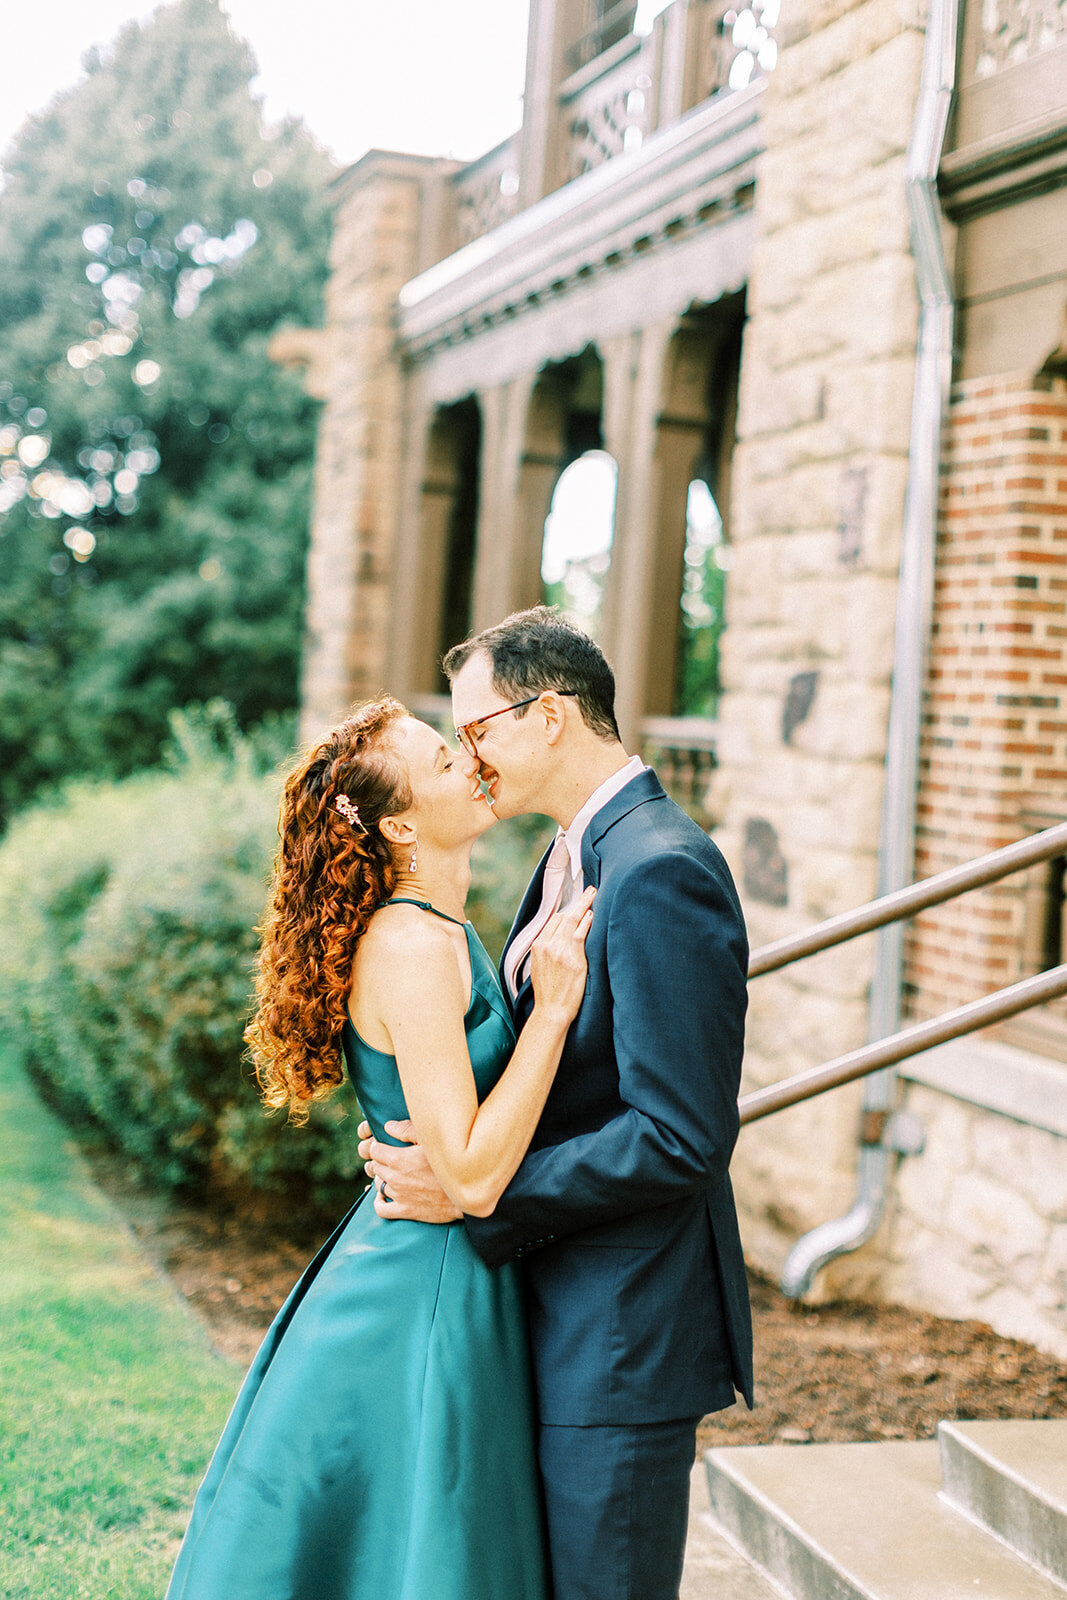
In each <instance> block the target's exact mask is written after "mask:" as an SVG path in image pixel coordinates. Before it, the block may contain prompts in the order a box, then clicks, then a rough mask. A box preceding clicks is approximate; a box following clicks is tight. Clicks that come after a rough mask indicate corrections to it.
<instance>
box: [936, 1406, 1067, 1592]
mask: <svg viewBox="0 0 1067 1600" xmlns="http://www.w3.org/2000/svg"><path fill="white" fill-rule="evenodd" d="M937 1437H938V1443H939V1445H940V1447H941V1483H942V1491H941V1492H942V1496H943V1498H944V1499H945V1500H947V1501H948V1503H949V1505H951V1506H953V1507H954V1508H955V1509H956V1510H957V1511H961V1512H962V1513H963V1515H964V1516H966V1517H970V1518H972V1519H973V1521H975V1522H977V1523H979V1524H980V1525H981V1526H982V1527H984V1528H989V1529H990V1530H991V1531H992V1532H993V1533H995V1534H996V1535H997V1536H998V1537H999V1538H1001V1539H1003V1540H1004V1541H1005V1542H1006V1543H1007V1544H1009V1545H1011V1546H1012V1548H1013V1549H1015V1550H1017V1551H1018V1552H1019V1554H1020V1555H1022V1556H1025V1557H1026V1559H1027V1560H1028V1561H1032V1562H1033V1563H1034V1565H1035V1566H1038V1567H1040V1568H1041V1569H1042V1571H1044V1572H1047V1573H1049V1574H1050V1575H1051V1576H1052V1577H1054V1578H1058V1579H1059V1581H1060V1583H1062V1584H1063V1585H1065V1586H1067V1418H1055V1419H1050V1420H1047V1421H1041V1422H1030V1421H1016V1420H1011V1421H1005V1422H942V1423H941V1425H940V1426H939V1428H938V1430H937Z"/></svg>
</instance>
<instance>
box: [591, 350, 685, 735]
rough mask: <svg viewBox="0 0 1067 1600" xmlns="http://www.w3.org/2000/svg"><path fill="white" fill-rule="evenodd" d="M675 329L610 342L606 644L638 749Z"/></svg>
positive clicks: (621, 710) (620, 707)
mask: <svg viewBox="0 0 1067 1600" xmlns="http://www.w3.org/2000/svg"><path fill="white" fill-rule="evenodd" d="M672 332H673V324H672V323H670V322H660V323H654V324H651V325H650V326H649V327H646V328H643V329H641V330H639V331H635V332H633V333H627V334H621V335H617V336H616V337H614V338H612V339H605V340H604V341H603V342H602V344H601V347H600V348H601V355H602V357H603V361H604V410H603V435H604V448H605V450H608V451H610V453H611V454H612V455H613V456H614V457H615V460H616V461H617V462H618V464H619V486H618V498H617V500H616V503H615V537H614V541H613V544H612V552H611V566H610V568H609V570H608V582H607V592H606V595H605V601H604V629H603V644H604V650H605V653H606V655H607V656H608V658H609V660H610V661H611V662H612V664H613V666H614V667H615V672H616V679H615V686H616V695H615V707H616V714H617V716H618V720H619V731H620V732H621V734H622V737H623V742H624V743H625V744H627V745H629V746H630V747H631V748H634V749H636V747H637V742H638V729H639V724H640V720H641V717H642V716H643V715H644V712H645V700H646V693H647V673H648V658H649V640H650V637H651V631H652V616H653V610H654V603H655V602H654V594H655V582H654V576H655V568H656V559H657V550H656V536H657V499H658V490H659V481H658V474H657V462H656V443H657V426H656V424H657V419H658V416H659V413H660V410H661V406H662V396H663V391H664V372H665V366H666V358H667V348H668V344H669V341H670V337H671V334H672Z"/></svg>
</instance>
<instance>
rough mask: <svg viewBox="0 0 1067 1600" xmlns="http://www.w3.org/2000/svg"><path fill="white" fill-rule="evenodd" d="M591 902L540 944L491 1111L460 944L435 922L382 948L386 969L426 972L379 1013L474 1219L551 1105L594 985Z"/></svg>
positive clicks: (439, 1168) (446, 1172) (439, 1156)
mask: <svg viewBox="0 0 1067 1600" xmlns="http://www.w3.org/2000/svg"><path fill="white" fill-rule="evenodd" d="M591 900H592V891H587V892H586V893H585V894H584V895H582V896H581V897H580V898H579V899H577V900H576V901H575V902H574V904H573V905H572V906H570V907H568V908H567V910H566V911H563V912H560V913H558V914H557V915H556V916H555V917H554V918H553V919H552V921H551V922H550V923H549V925H548V927H547V928H546V929H545V931H544V933H543V934H542V935H541V937H540V938H539V939H538V941H537V943H536V944H535V945H534V950H533V954H532V965H531V971H532V976H533V983H534V994H535V996H536V1001H535V1005H534V1009H533V1012H532V1014H531V1016H530V1019H529V1021H528V1022H527V1023H526V1026H525V1027H524V1028H523V1030H522V1035H521V1037H520V1039H519V1041H518V1043H517V1045H516V1046H515V1050H514V1052H513V1054H512V1056H511V1059H510V1061H509V1062H508V1065H507V1067H506V1068H505V1070H504V1072H503V1073H502V1074H501V1076H500V1078H499V1079H498V1081H497V1083H496V1084H495V1085H494V1087H493V1089H492V1090H491V1091H490V1093H489V1094H488V1095H487V1096H486V1098H485V1100H483V1102H482V1103H481V1105H479V1104H478V1094H477V1089H476V1087H475V1082H474V1074H473V1072H472V1070H471V1063H470V1055H469V1053H468V1050H467V1040H466V1035H465V1033H464V1029H463V1015H464V1009H465V998H464V993H463V983H462V980H461V977H460V972H459V967H458V964H457V962H456V954H455V948H454V946H453V944H452V941H451V939H450V938H449V936H448V935H447V934H446V933H444V931H443V930H442V929H439V928H437V927H435V926H434V925H433V924H432V923H430V922H429V919H428V918H425V919H423V920H422V922H421V923H419V924H416V925H415V926H414V927H412V926H410V925H409V926H408V927H406V928H405V929H404V930H403V932H401V930H400V929H399V928H397V930H396V932H395V933H393V932H392V930H390V932H389V933H388V936H387V937H386V938H385V939H383V940H382V942H381V944H380V946H379V959H380V961H381V962H382V965H383V966H384V967H385V968H386V970H390V971H391V972H393V973H396V972H412V971H415V972H417V973H418V995H417V998H415V997H413V996H412V993H411V990H410V987H409V986H408V985H395V984H394V985H393V986H391V987H390V989H389V990H388V991H386V993H385V999H384V1003H382V1004H381V1005H380V1006H379V1008H378V1009H379V1015H380V1018H381V1021H382V1024H383V1026H384V1027H385V1029H386V1031H387V1032H388V1034H389V1038H390V1040H391V1043H392V1050H393V1054H394V1055H395V1057H396V1063H397V1069H398V1071H399V1073H400V1082H401V1086H402V1088H403V1090H404V1098H405V1100H406V1101H407V1106H408V1111H409V1113H410V1117H411V1121H412V1123H413V1124H414V1126H415V1129H416V1131H417V1137H418V1140H419V1143H420V1144H421V1145H422V1147H423V1150H424V1151H425V1154H426V1158H427V1160H428V1161H429V1163H430V1166H431V1167H432V1168H433V1171H434V1173H435V1174H436V1176H437V1179H438V1181H439V1182H440V1184H441V1187H442V1188H443V1189H444V1191H445V1193H446V1194H447V1195H448V1196H449V1198H450V1199H451V1200H452V1201H453V1202H454V1204H456V1205H457V1206H459V1207H460V1209H461V1210H463V1211H465V1212H467V1213H469V1214H470V1215H472V1216H477V1217H487V1216H489V1215H490V1214H491V1213H492V1211H493V1208H494V1206H495V1205H496V1203H497V1200H498V1199H499V1198H500V1196H501V1194H502V1193H503V1191H504V1189H505V1188H506V1187H507V1185H508V1183H509V1182H510V1180H511V1178H512V1177H513V1176H514V1174H515V1172H516V1170H517V1168H518V1165H519V1163H520V1161H521V1160H522V1158H523V1156H524V1155H525V1153H526V1149H527V1146H528V1145H529V1143H530V1140H531V1139H532V1138H533V1133H534V1129H535V1128H536V1126H537V1122H538V1118H539V1117H540V1115H541V1112H542V1110H543V1109H544V1104H545V1100H546V1099H547V1098H548V1091H549V1089H550V1088H551V1085H552V1080H553V1078H554V1077H555V1074H556V1069H557V1067H558V1066H559V1061H560V1056H561V1054H562V1051H563V1043H564V1040H565V1039H566V1037H567V1030H568V1028H569V1027H570V1025H571V1023H572V1022H573V1020H574V1018H575V1017H576V1016H577V1014H578V1008H579V1006H580V1005H581V1001H582V995H583V992H584V988H585V978H586V961H585V935H586V933H587V932H588V929H589V924H590V920H591V912H590V910H589V907H590V904H591ZM381 970H382V966H380V967H379V971H381Z"/></svg>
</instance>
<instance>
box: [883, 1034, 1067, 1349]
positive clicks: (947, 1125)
mask: <svg viewBox="0 0 1067 1600" xmlns="http://www.w3.org/2000/svg"><path fill="white" fill-rule="evenodd" d="M953 1048H954V1050H955V1052H956V1060H957V1062H958V1064H959V1066H960V1067H961V1068H962V1069H963V1070H962V1071H961V1073H960V1078H959V1087H960V1089H961V1094H960V1095H959V1096H956V1095H951V1094H947V1093H945V1092H943V1089H942V1088H940V1087H934V1086H932V1085H928V1084H918V1083H912V1084H909V1085H908V1089H907V1100H906V1103H907V1106H908V1109H909V1110H911V1111H914V1112H915V1113H917V1114H918V1116H919V1117H920V1118H921V1119H922V1123H923V1127H924V1130H925V1135H926V1149H925V1152H924V1154H923V1155H922V1156H920V1157H918V1158H914V1159H910V1160H907V1161H904V1162H903V1163H902V1164H901V1166H900V1169H899V1172H898V1174H897V1178H896V1182H895V1184H894V1189H893V1197H892V1200H891V1204H890V1209H889V1217H888V1221H887V1225H886V1226H885V1228H884V1229H883V1230H882V1235H881V1242H882V1248H883V1250H884V1252H885V1263H884V1268H883V1272H882V1276H881V1279H880V1287H881V1292H882V1294H883V1296H884V1297H885V1298H886V1299H890V1300H893V1301H896V1302H899V1303H902V1304H908V1305H915V1306H920V1307H922V1308H923V1309H925V1310H928V1311H934V1312H936V1313H938V1314H939V1315H941V1316H947V1317H977V1318H979V1319H980V1320H981V1321H983V1322H988V1323H989V1324H990V1326H991V1327H993V1328H995V1329H996V1330H997V1332H998V1333H1002V1334H1005V1335H1007V1336H1009V1337H1011V1338H1017V1339H1025V1340H1027V1341H1028V1342H1030V1343H1032V1344H1036V1345H1038V1346H1039V1347H1040V1348H1041V1349H1044V1350H1049V1351H1051V1352H1052V1353H1053V1354H1054V1355H1059V1356H1062V1357H1064V1358H1065V1359H1067V1137H1065V1135H1067V1123H1064V1122H1063V1120H1062V1118H1063V1112H1064V1110H1065V1108H1067V1094H1065V1093H1064V1086H1063V1085H1058V1084H1057V1083H1056V1082H1055V1078H1054V1077H1053V1076H1051V1075H1050V1073H1049V1069H1045V1079H1044V1082H1041V1083H1038V1084H1037V1085H1036V1088H1037V1092H1038V1093H1039V1094H1040V1095H1041V1102H1042V1103H1041V1106H1040V1108H1039V1109H1038V1108H1035V1114H1036V1116H1037V1117H1041V1118H1044V1119H1045V1120H1046V1121H1047V1122H1049V1124H1050V1125H1049V1126H1040V1125H1037V1124H1036V1123H1035V1122H1028V1121H1025V1120H1022V1118H1023V1117H1025V1115H1026V1111H1027V1107H1026V1100H1027V1099H1028V1098H1029V1097H1027V1096H1025V1095H1023V1094H1020V1093H1019V1092H1018V1090H1016V1092H1015V1093H1014V1094H1013V1096H1012V1098H1013V1099H1014V1100H1015V1102H1016V1103H1015V1106H1014V1108H1013V1109H1014V1110H1015V1113H1016V1114H1015V1115H1014V1116H1013V1115H1011V1114H1010V1113H1007V1112H1005V1111H1003V1110H1001V1111H999V1112H998V1111H996V1110H992V1109H990V1108H988V1107H985V1106H981V1105H977V1104H973V1103H971V1102H969V1101H968V1099H966V1098H963V1095H964V1094H966V1093H968V1092H969V1091H968V1089H967V1087H966V1086H967V1083H968V1080H970V1082H974V1081H975V1080H977V1081H978V1082H979V1083H981V1081H982V1077H983V1065H985V1064H984V1063H983V1061H982V1055H983V1052H985V1053H987V1054H988V1056H989V1058H990V1059H989V1060H988V1063H987V1065H988V1069H989V1070H990V1071H993V1072H996V1073H997V1074H998V1075H999V1077H1000V1079H1001V1082H1002V1083H1003V1082H1004V1081H1005V1080H1010V1079H1011V1077H1012V1074H1013V1070H1015V1068H1016V1066H1017V1064H1018V1068H1019V1070H1020V1072H1022V1071H1025V1069H1026V1067H1027V1063H1026V1061H1025V1059H1024V1058H1023V1053H1022V1052H1016V1051H1014V1050H1013V1049H1011V1048H1010V1047H1005V1046H997V1045H994V1046H979V1047H978V1049H977V1051H976V1049H975V1046H974V1045H969V1046H968V1045H957V1046H955V1047H953ZM946 1052H947V1047H946ZM1013 1058H1018V1063H1017V1061H1016V1059H1013ZM1057 1070H1059V1071H1062V1070H1063V1069H1052V1071H1053V1072H1056V1071H1057ZM931 1076H933V1071H932V1070H931ZM1021 1081H1022V1080H1021ZM1053 1108H1055V1109H1056V1110H1058V1113H1059V1125H1058V1127H1057V1128H1053V1127H1052V1126H1051V1122H1052V1121H1053V1120H1056V1119H1055V1118H1050V1117H1049V1111H1050V1109H1053Z"/></svg>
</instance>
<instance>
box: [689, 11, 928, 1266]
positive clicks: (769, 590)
mask: <svg viewBox="0 0 1067 1600" xmlns="http://www.w3.org/2000/svg"><path fill="white" fill-rule="evenodd" d="M922 21H923V19H922V17H921V16H919V15H917V14H916V13H915V12H914V11H913V10H912V9H911V8H910V7H909V6H907V5H906V4H902V3H901V0H859V3H849V0H798V3H797V4H796V5H795V6H793V7H792V8H791V9H790V11H789V12H788V13H787V14H785V15H784V17H783V29H782V33H781V45H782V50H781V56H780V60H779V65H778V68H777V70H776V71H775V72H774V73H773V74H772V76H771V78H770V80H769V82H768V85H767V90H766V94H765V98H764V110H763V119H764V121H763V126H764V135H765V139H766V149H765V153H764V155H763V157H762V159H761V162H760V166H759V168H758V173H757V185H756V223H757V228H758V243H757V245H756V250H755V258H754V261H753V267H752V274H751V279H750V285H749V301H748V304H749V313H750V320H749V322H748V324H747V327H746V332H745V343H744V350H743V356H742V369H741V392H740V415H739V426H738V434H739V445H738V448H737V451H736V453H735V457H734V482H733V488H732V497H731V508H732V509H731V529H732V543H733V564H732V568H731V571H730V579H729V585H728V592H727V627H726V631H725V639H724V647H723V667H724V675H725V683H726V694H725V696H724V700H723V704H722V709H721V740H720V762H721V765H720V769H719V772H718V774H717V777H716V780H715V783H714V785H713V789H712V794H711V810H712V815H713V816H715V817H716V818H717V819H720V822H721V826H720V827H719V830H718V832H717V837H718V838H719V839H720V842H721V843H722V845H723V847H724V849H725V851H726V854H727V856H728V859H730V860H731V861H732V862H733V863H734V864H735V865H737V866H738V867H739V868H740V872H739V877H740V880H741V892H742V895H743V899H744V902H745V909H746V914H747V917H748V920H749V926H750V932H751V935H752V939H753V943H754V944H760V943H763V942H765V941H767V940H769V939H772V938H775V937H777V936H779V935H781V934H784V933H786V932H791V931H794V930H796V929H798V928H800V927H802V926H805V925H806V924H808V923H810V922H813V921H815V920H818V919H820V918H823V917H826V916H829V915H831V914H832V913H834V912H836V911H840V910H842V909H844V908H846V907H848V906H851V905H855V904H858V903H860V902H861V901H863V900H866V899H868V898H869V897H870V896H871V894H872V893H873V891H874V888H875V881H876V849H877V839H878V828H879V814H880V806H881V797H882V785H883V759H884V750H885V736H886V727H887V720H888V708H889V686H890V671H891V664H892V649H893V625H894V608H895V602H896V585H897V566H898V560H899V530H900V526H901V520H902V514H903V505H904V489H905V481H906V473H907V450H908V437H909V422H910V406H911V397H912V388H913V378H914V365H915V340H916V332H917V324H918V310H917V294H916V288H915V274H914V266H913V262H912V258H911V254H910V250H909V243H908V236H907V223H906V206H905V197H904V154H905V149H906V146H907V141H908V137H909V133H910V128H911V122H912V118H913V115H914V107H915V101H916V96H917V92H918V85H919V75H920V67H921V56H922V48H923V34H922ZM870 958H871V950H870V942H869V941H861V942H859V943H856V944H853V945H850V946H846V947H844V948H843V949H841V950H839V951H836V952H828V953H827V954H825V955H823V956H820V957H818V958H816V959H814V960H812V961H809V962H806V963H804V964H803V965H801V966H799V967H796V968H793V969H791V970H789V971H787V973H785V974H783V975H781V976H772V977H766V978H761V979H759V980H757V981H756V982H755V983H754V984H753V987H752V1003H751V1013H750V1015H751V1022H750V1029H749V1040H750V1045H749V1050H748V1066H747V1071H748V1081H749V1083H750V1084H751V1085H752V1086H755V1085H757V1084H760V1083H763V1082H767V1081H770V1080H771V1079H774V1078H778V1077H782V1076H785V1075H787V1074H788V1073H790V1072H793V1071H797V1070H800V1069H802V1068H803V1067H806V1066H812V1065H815V1064H817V1063H818V1062H819V1061H821V1060H824V1059H826V1058H828V1057H831V1056H833V1055H836V1054H838V1053H839V1052H841V1051H843V1050H846V1049H848V1048H851V1047H852V1046H854V1045H856V1044H857V1043H859V1042H862V1039H863V1036H864V1031H865V1022H866V998H867V987H868V983H869V978H870ZM858 1092H859V1091H858V1090H857V1089H850V1090H844V1091H838V1092H837V1093H836V1094H835V1095H833V1096H828V1097H824V1098H823V1099H822V1100H820V1101H815V1102H812V1103H810V1104H809V1105H808V1106H805V1107H797V1108H795V1109H793V1110H791V1111H788V1112H786V1113H783V1114H781V1115H779V1116H777V1117H775V1118H772V1119H769V1120H768V1121H767V1122H765V1123H762V1124H759V1125H756V1126H755V1127H753V1128H750V1129H748V1130H746V1131H745V1132H744V1133H743V1134H742V1136H741V1141H740V1144H739V1148H738V1154H737V1156H736V1158H735V1161H736V1167H735V1170H736V1175H737V1188H738V1192H739V1196H740V1200H741V1205H742V1209H743V1212H744V1217H745V1238H746V1246H747V1248H748V1250H749V1253H750V1256H751V1257H752V1259H753V1260H754V1261H755V1262H757V1263H758V1264H760V1265H762V1266H764V1267H767V1268H770V1269H772V1270H774V1269H777V1267H778V1266H779V1265H780V1264H781V1261H782V1258H783V1256H784V1254H785V1251H786V1250H787V1248H788V1247H789V1246H790V1245H791V1244H792V1242H793V1241H794V1239H795V1238H796V1236H797V1234H798V1233H799V1232H802V1231H804V1230H805V1229H807V1228H809V1227H811V1226H813V1225H814V1224H816V1223H817V1222H819V1221H822V1220H823V1219H825V1218H826V1217H827V1216H830V1215H836V1214H838V1213H839V1212H840V1211H841V1210H843V1209H845V1208H847V1206H848V1204H849V1203H850V1201H851V1198H852V1192H853V1174H854V1166H855V1137H856V1126H857V1115H856V1110H857V1100H858ZM869 1271H870V1266H869V1264H868V1262H867V1261H866V1259H865V1258H864V1257H863V1256H862V1255H861V1256H854V1257H846V1258H843V1259H842V1261H841V1262H840V1263H839V1264H838V1265H837V1266H836V1267H835V1268H834V1269H833V1271H832V1273H831V1274H829V1275H828V1277H830V1278H831V1279H832V1282H831V1283H830V1285H829V1287H831V1288H834V1289H840V1288H844V1287H848V1288H849V1289H851V1290H856V1289H858V1288H860V1287H862V1282H861V1280H862V1278H863V1275H864V1274H865V1273H868V1272H869Z"/></svg>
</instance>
